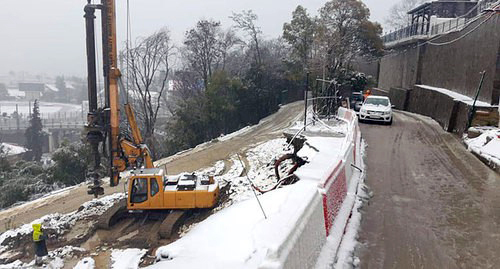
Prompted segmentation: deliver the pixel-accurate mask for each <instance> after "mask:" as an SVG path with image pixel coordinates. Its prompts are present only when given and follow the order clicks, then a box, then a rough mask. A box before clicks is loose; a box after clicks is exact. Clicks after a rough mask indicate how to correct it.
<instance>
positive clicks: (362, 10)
mask: <svg viewBox="0 0 500 269" xmlns="http://www.w3.org/2000/svg"><path fill="white" fill-rule="evenodd" d="M369 16H370V11H369V10H368V8H367V7H366V6H365V5H364V4H363V3H362V2H361V1H359V0H331V1H329V2H327V3H326V4H325V5H324V6H323V7H322V8H321V9H320V18H319V26H318V32H317V34H318V38H317V41H318V42H320V45H319V47H320V48H321V49H322V50H324V52H325V63H326V66H327V68H328V71H329V72H330V73H331V74H334V73H336V71H337V70H338V69H339V68H341V67H344V66H345V65H346V64H347V63H348V62H349V61H350V60H351V59H352V58H353V57H355V55H356V53H358V52H359V50H360V45H361V44H360V42H361V38H360V33H361V32H360V30H361V29H362V28H363V23H364V22H366V21H367V20H368V17H369Z"/></svg>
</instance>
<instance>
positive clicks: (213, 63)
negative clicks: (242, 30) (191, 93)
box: [184, 20, 222, 89]
mask: <svg viewBox="0 0 500 269" xmlns="http://www.w3.org/2000/svg"><path fill="white" fill-rule="evenodd" d="M221 35H222V31H221V24H220V22H216V21H213V20H200V21H198V22H197V23H196V26H195V28H193V29H191V30H189V31H187V32H186V37H185V40H184V45H185V48H186V50H185V53H186V58H187V60H188V62H189V64H190V65H191V67H192V68H193V70H195V71H196V72H197V73H199V75H200V76H201V77H202V78H203V82H204V85H205V89H206V88H207V87H208V82H209V80H210V78H211V77H212V73H213V71H214V69H216V68H217V66H218V65H219V62H220V58H221V41H220V37H221Z"/></svg>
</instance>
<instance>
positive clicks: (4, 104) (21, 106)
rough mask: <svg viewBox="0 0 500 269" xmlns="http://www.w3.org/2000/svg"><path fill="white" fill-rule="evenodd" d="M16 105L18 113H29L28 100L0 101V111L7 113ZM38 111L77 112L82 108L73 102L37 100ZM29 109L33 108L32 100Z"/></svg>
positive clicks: (13, 109)
mask: <svg viewBox="0 0 500 269" xmlns="http://www.w3.org/2000/svg"><path fill="white" fill-rule="evenodd" d="M16 105H17V109H18V111H19V113H22V114H23V115H29V113H30V111H29V110H30V103H29V102H28V101H0V108H1V111H0V112H1V113H4V112H5V113H7V114H8V115H10V114H12V113H14V112H15V111H16ZM39 105H40V106H39V107H40V113H41V114H44V115H46V114H54V113H59V112H61V113H63V112H68V113H69V112H73V113H75V112H79V111H81V110H82V106H81V105H75V104H64V103H49V102H44V101H41V102H39ZM31 109H33V102H31Z"/></svg>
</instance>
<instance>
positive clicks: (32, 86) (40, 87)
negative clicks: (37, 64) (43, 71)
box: [19, 82, 45, 92]
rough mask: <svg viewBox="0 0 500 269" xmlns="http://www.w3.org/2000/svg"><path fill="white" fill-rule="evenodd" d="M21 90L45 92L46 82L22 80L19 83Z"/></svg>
mask: <svg viewBox="0 0 500 269" xmlns="http://www.w3.org/2000/svg"><path fill="white" fill-rule="evenodd" d="M19 90H20V91H23V92H43V91H44V90H45V84H43V83H31V82H21V83H19Z"/></svg>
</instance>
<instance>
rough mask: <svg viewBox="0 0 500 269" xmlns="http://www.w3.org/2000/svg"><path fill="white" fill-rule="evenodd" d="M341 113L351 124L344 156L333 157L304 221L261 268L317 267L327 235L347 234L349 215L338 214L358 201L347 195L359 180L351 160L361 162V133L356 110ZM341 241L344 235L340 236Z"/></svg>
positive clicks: (339, 241)
mask: <svg viewBox="0 0 500 269" xmlns="http://www.w3.org/2000/svg"><path fill="white" fill-rule="evenodd" d="M338 116H339V118H341V119H343V120H345V121H346V122H347V123H348V126H349V128H348V133H347V135H346V138H345V140H344V143H343V144H342V154H340V158H339V159H337V160H332V161H333V163H332V165H331V168H330V171H328V173H326V174H325V176H324V178H320V179H319V183H318V193H317V194H316V195H315V196H314V197H313V198H312V199H311V201H310V203H309V206H308V207H307V211H305V212H303V214H302V218H301V222H300V223H299V224H298V225H296V226H295V227H294V228H293V229H292V231H291V233H290V235H289V236H288V238H287V240H286V241H285V242H284V243H283V244H282V245H281V246H278V248H277V249H276V250H275V251H272V252H271V253H269V254H268V255H267V257H266V259H265V261H264V262H263V263H262V265H261V266H260V267H259V268H261V269H270V268H273V269H277V268H286V269H288V268H291V269H295V268H297V269H303V268H314V266H315V264H316V262H317V259H318V257H319V254H320V251H321V249H322V247H323V246H324V244H325V242H326V238H327V236H328V235H330V234H343V231H344V229H345V227H346V225H347V221H348V216H339V215H338V214H339V210H340V208H341V207H348V208H351V209H352V206H353V204H354V199H347V200H349V201H347V200H346V197H347V195H348V189H352V186H353V185H352V184H356V185H357V183H358V182H357V181H356V180H354V179H353V178H352V176H353V169H354V168H353V167H352V166H351V164H354V165H357V166H359V164H360V161H361V159H360V158H361V154H360V144H361V135H360V132H359V127H358V118H357V116H356V114H355V113H354V111H352V110H347V109H344V108H340V109H339V113H338ZM347 203H351V204H347ZM340 243H341V238H339V240H338V244H339V245H340ZM336 247H337V248H338V246H336ZM332 259H334V257H332ZM276 261H279V262H276Z"/></svg>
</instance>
